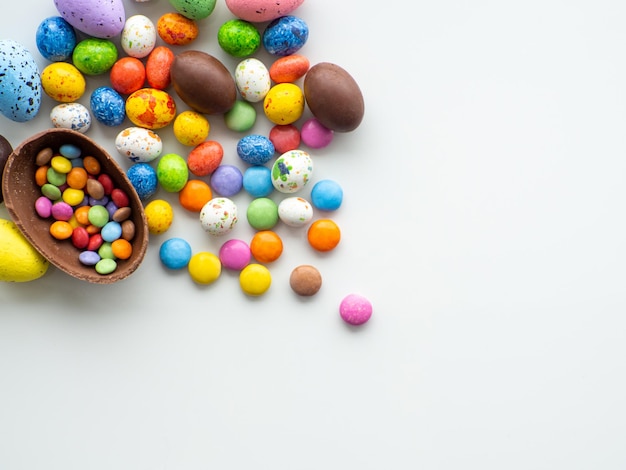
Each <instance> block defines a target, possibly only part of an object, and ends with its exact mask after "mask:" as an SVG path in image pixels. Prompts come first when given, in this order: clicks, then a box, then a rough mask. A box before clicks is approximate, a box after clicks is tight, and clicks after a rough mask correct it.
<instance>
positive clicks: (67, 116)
mask: <svg viewBox="0 0 626 470" xmlns="http://www.w3.org/2000/svg"><path fill="white" fill-rule="evenodd" d="M50 120H51V121H52V125H53V126H54V127H56V128H62V129H72V130H74V131H78V132H80V133H81V134H84V133H85V132H87V131H88V130H89V128H90V127H91V113H90V112H89V110H88V109H87V108H86V107H85V106H83V105H82V104H80V103H61V104H58V105H56V106H55V107H54V108H52V111H50Z"/></svg>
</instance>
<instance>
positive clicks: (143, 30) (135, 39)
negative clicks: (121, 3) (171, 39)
mask: <svg viewBox="0 0 626 470" xmlns="http://www.w3.org/2000/svg"><path fill="white" fill-rule="evenodd" d="M156 39H157V30H156V27H155V26H154V23H153V22H152V20H151V19H150V18H148V17H147V16H145V15H133V16H130V17H129V18H128V19H127V20H126V22H125V23H124V29H123V30H122V34H121V36H120V45H121V46H122V49H124V52H126V54H128V55H129V56H131V57H136V58H137V59H141V58H143V57H146V56H147V55H148V54H150V52H152V49H154V47H155V45H156Z"/></svg>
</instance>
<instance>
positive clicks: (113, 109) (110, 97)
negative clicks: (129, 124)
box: [89, 86, 126, 127]
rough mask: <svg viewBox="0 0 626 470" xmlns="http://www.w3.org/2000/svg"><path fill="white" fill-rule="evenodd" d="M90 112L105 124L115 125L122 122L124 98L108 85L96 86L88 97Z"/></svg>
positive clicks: (124, 115)
mask: <svg viewBox="0 0 626 470" xmlns="http://www.w3.org/2000/svg"><path fill="white" fill-rule="evenodd" d="M89 105H90V107H91V114H92V115H93V116H94V117H95V118H96V120H97V121H98V122H100V123H102V124H104V125H105V126H109V127H115V126H119V125H120V124H121V123H122V122H124V118H125V117H126V113H125V112H124V98H122V95H120V94H119V93H118V92H117V91H115V90H114V89H113V88H111V87H109V86H101V87H98V88H96V89H95V90H94V91H93V92H92V93H91V97H90V99H89Z"/></svg>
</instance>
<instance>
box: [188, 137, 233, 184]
mask: <svg viewBox="0 0 626 470" xmlns="http://www.w3.org/2000/svg"><path fill="white" fill-rule="evenodd" d="M223 157H224V148H223V147H222V144H220V143H219V142H218V141H216V140H206V141H204V142H202V143H201V144H198V145H196V146H195V147H194V148H193V149H192V150H191V152H189V155H187V166H188V167H189V171H191V173H193V174H194V175H196V176H207V175H210V174H211V173H213V172H214V171H215V169H216V168H217V167H218V166H219V165H220V163H222V158H223Z"/></svg>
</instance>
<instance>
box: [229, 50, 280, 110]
mask: <svg viewBox="0 0 626 470" xmlns="http://www.w3.org/2000/svg"><path fill="white" fill-rule="evenodd" d="M235 84H236V85H237V90H239V94H240V95H241V97H242V98H243V99H244V100H246V101H248V102H250V103H256V102H259V101H262V100H263V99H264V98H265V95H267V92H268V91H270V88H271V87H272V81H271V79H270V74H269V71H268V70H267V67H266V66H265V64H264V63H263V62H261V61H260V60H259V59H256V58H254V57H249V58H247V59H243V60H242V61H241V62H239V63H238V64H237V67H236V68H235Z"/></svg>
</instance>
